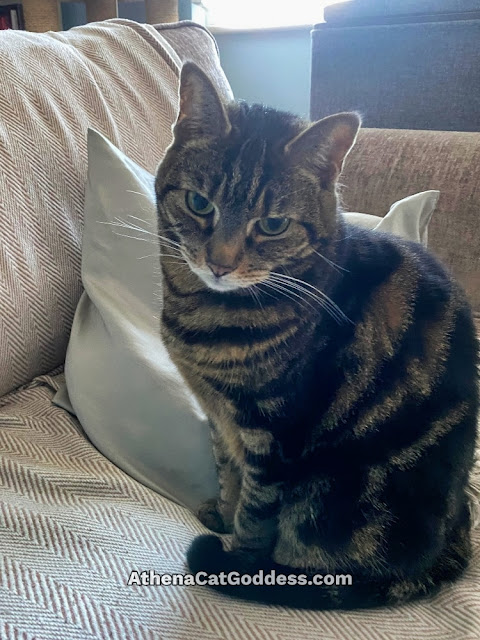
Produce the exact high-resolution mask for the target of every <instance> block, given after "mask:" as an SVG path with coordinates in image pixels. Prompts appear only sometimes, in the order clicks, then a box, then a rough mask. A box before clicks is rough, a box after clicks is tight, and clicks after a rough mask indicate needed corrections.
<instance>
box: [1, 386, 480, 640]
mask: <svg viewBox="0 0 480 640" xmlns="http://www.w3.org/2000/svg"><path fill="white" fill-rule="evenodd" d="M61 382H62V376H54V377H52V376H44V377H41V378H38V379H37V380H35V381H34V382H33V383H32V384H31V385H29V386H28V387H27V388H25V389H23V390H21V391H20V392H17V393H15V394H11V395H10V396H8V397H6V398H3V399H2V400H0V404H2V405H3V406H1V408H0V540H1V544H0V637H1V638H5V639H6V640H10V639H12V640H13V638H15V639H17V638H25V639H26V638H29V639H33V638H38V639H39V640H40V639H49V640H53V638H59V639H61V640H73V639H77V640H90V639H91V640H94V639H98V638H110V639H112V640H133V639H138V640H144V639H147V638H148V639H151V640H154V639H156V638H165V639H167V638H171V639H172V640H173V639H175V640H176V639H180V638H192V639H195V640H207V639H208V640H210V639H211V640H221V639H223V640H247V639H248V640H253V639H256V638H258V639H260V638H265V640H267V638H268V639H273V638H275V639H277V638H282V640H294V639H297V638H302V640H318V638H319V633H320V634H321V636H322V638H324V639H325V640H327V639H328V640H361V639H365V640H371V639H372V638H375V640H405V639H406V638H408V640H417V639H418V640H424V639H425V638H426V637H428V638H435V639H436V640H458V639H459V638H461V639H462V640H469V639H470V640H474V639H475V640H477V639H478V629H479V622H480V591H479V590H478V584H479V581H480V529H479V528H477V529H476V530H475V532H474V560H473V561H472V563H471V565H470V567H469V569H468V571H467V573H466V574H465V576H464V577H463V578H462V579H461V580H460V581H459V582H458V583H456V584H455V585H454V586H451V587H446V588H445V589H444V590H443V591H442V592H441V593H440V594H439V595H438V596H436V597H434V598H431V599H428V600H425V601H423V602H416V603H413V604H409V605H405V606H402V607H398V608H395V609H383V610H373V611H365V612H361V611H357V612H311V611H296V610H292V609H288V608H282V607H268V606H266V605H260V604H248V603H245V602H241V601H237V600H234V599H231V598H229V597H227V596H224V595H221V594H218V593H215V592H212V591H211V590H208V589H207V588H206V587H200V586H195V587H179V586H143V587H142V586H133V585H132V586H127V580H128V578H129V575H130V572H131V571H132V570H138V571H148V570H149V569H153V570H155V571H157V572H159V573H185V571H186V567H185V560H184V558H185V551H186V549H187V547H188V545H189V543H190V542H191V540H192V539H193V537H194V536H195V535H197V534H198V533H201V532H205V531H206V530H205V529H204V527H203V526H202V525H200V524H199V522H198V521H197V520H196V519H195V517H194V516H192V515H191V514H190V513H189V512H188V511H187V509H185V508H183V507H180V506H178V505H175V504H174V503H172V502H170V501H169V500H168V499H166V498H164V497H162V496H160V495H158V494H157V493H155V492H154V491H151V490H150V489H148V488H146V487H145V486H143V485H141V484H140V483H138V482H136V481H135V480H133V479H132V478H130V477H129V476H128V475H126V474H125V473H124V472H123V471H121V470H120V469H118V468H117V467H115V466H114V465H113V464H112V463H111V462H109V461H108V460H106V459H105V458H104V457H103V456H102V455H101V454H100V453H99V452H98V451H97V450H96V449H95V448H94V447H93V446H92V445H91V444H90V443H89V442H88V440H87V439H86V438H85V437H84V435H83V434H82V432H81V430H80V428H79V425H78V423H77V421H76V420H75V419H74V418H73V417H71V416H70V415H69V414H68V413H67V412H66V411H64V410H62V409H60V408H58V407H55V406H53V405H52V403H51V399H52V397H53V395H54V393H55V391H56V390H57V389H58V387H59V384H60V383H61ZM479 472H480V470H479ZM479 476H480V473H479V474H477V480H478V479H479Z"/></svg>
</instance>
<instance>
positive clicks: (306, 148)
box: [285, 112, 361, 187]
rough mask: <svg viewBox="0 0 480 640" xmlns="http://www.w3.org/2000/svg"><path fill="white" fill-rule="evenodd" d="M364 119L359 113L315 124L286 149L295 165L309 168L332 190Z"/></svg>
mask: <svg viewBox="0 0 480 640" xmlns="http://www.w3.org/2000/svg"><path fill="white" fill-rule="evenodd" d="M360 125H361V118H360V116H359V114H358V113H355V112H351V113H350V112H347V113H336V114H335V115H333V116H328V117H327V118H323V120H318V121H317V122H314V123H313V124H311V125H310V126H309V127H307V128H306V129H304V130H303V131H302V132H301V133H299V134H298V135H297V136H296V137H295V138H293V140H291V141H290V142H288V144H287V145H286V146H285V154H286V156H287V157H289V158H290V160H291V161H292V162H296V163H298V164H300V165H302V164H303V165H306V166H308V167H309V168H310V169H311V170H312V171H313V172H314V173H315V174H317V175H318V176H319V178H320V180H321V181H322V183H323V184H324V185H325V187H328V186H329V185H330V184H332V183H333V182H335V180H336V178H337V177H338V174H339V173H340V172H341V170H342V167H343V163H344V160H345V158H346V156H347V154H348V153H349V151H350V149H351V148H352V147H353V145H354V144H355V139H356V137H357V133H358V130H359V128H360Z"/></svg>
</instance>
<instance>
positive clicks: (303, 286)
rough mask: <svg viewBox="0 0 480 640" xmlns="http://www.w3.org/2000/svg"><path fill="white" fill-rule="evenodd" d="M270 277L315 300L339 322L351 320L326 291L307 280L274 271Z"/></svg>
mask: <svg viewBox="0 0 480 640" xmlns="http://www.w3.org/2000/svg"><path fill="white" fill-rule="evenodd" d="M270 277H273V281H275V282H277V283H282V284H283V285H284V286H287V288H290V289H296V290H297V291H300V292H302V293H304V294H305V295H308V296H309V297H311V298H313V299H314V300H316V301H317V302H318V303H319V304H320V305H321V306H322V307H323V308H324V309H325V311H327V312H328V313H329V314H330V315H331V316H332V318H334V319H335V320H336V321H337V322H338V323H339V324H340V322H341V321H343V322H351V320H350V319H349V318H348V317H347V316H346V315H345V314H344V313H343V311H342V310H341V309H340V307H339V306H338V305H337V304H335V302H334V301H333V300H332V299H331V298H330V297H329V296H327V294H326V293H324V292H323V291H322V290H321V289H318V288H317V287H315V286H313V285H312V284H310V283H309V282H305V281H304V280H300V279H299V278H294V277H293V276H287V275H286V274H282V273H277V272H275V271H274V272H272V273H271V274H270ZM312 290H313V291H312ZM313 292H316V293H313Z"/></svg>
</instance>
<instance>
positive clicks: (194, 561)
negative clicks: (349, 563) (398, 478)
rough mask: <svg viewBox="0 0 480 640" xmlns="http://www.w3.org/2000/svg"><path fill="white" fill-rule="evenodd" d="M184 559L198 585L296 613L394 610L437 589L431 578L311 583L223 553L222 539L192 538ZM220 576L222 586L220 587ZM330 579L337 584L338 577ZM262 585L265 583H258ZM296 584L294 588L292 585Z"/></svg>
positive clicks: (286, 570) (269, 564)
mask: <svg viewBox="0 0 480 640" xmlns="http://www.w3.org/2000/svg"><path fill="white" fill-rule="evenodd" d="M187 560H188V564H189V567H190V570H191V571H192V573H195V574H197V573H199V572H203V573H201V574H200V578H201V580H202V582H203V583H204V584H207V585H208V586H210V587H212V588H213V589H215V590H217V591H221V592H222V593H226V594H228V595H231V596H234V597H236V598H242V599H244V600H255V601H257V602H263V603H265V604H275V605H284V606H289V607H296V608H299V609H320V610H327V609H366V608H373V607H380V606H385V605H393V604H397V603H399V602H405V601H407V600H410V599H412V598H416V597H419V596H421V595H427V594H428V595H430V594H431V593H433V592H435V591H436V590H438V586H439V584H435V581H433V580H431V579H429V580H428V584H427V583H426V582H425V581H415V582H410V581H403V582H399V581H396V582H393V581H389V580H387V579H385V578H383V579H380V578H379V579H377V580H375V579H372V577H371V576H370V577H369V578H368V579H367V578H366V577H364V576H363V577H362V576H360V575H357V576H356V575H352V576H351V583H349V581H348V577H349V576H346V575H345V576H340V579H341V580H340V581H339V582H338V583H336V582H334V583H333V584H314V581H317V580H318V576H317V577H315V576H314V575H313V574H311V575H308V574H307V573H306V572H305V571H303V570H299V569H292V568H291V567H286V566H283V565H280V564H276V563H275V562H274V561H273V560H271V559H268V558H265V559H264V560H262V561H261V562H260V563H259V560H258V558H254V557H253V556H252V555H250V554H248V553H245V552H244V551H225V550H224V549H223V546H222V542H221V539H220V538H218V537H217V536H214V535H203V536H199V537H198V538H196V539H195V540H194V541H193V543H192V545H191V547H190V549H189V550H188V553H187ZM222 572H223V576H224V577H223V582H224V584H221V583H220V581H221V580H222V578H220V574H222ZM228 574H230V578H229V579H228V578H227V576H228ZM246 575H248V576H252V580H253V583H252V582H250V584H244V583H243V582H249V581H250V580H249V578H242V577H241V576H246ZM279 575H283V576H286V581H287V583H286V584H279V583H278V576H279ZM253 576H256V577H255V578H253ZM259 576H261V577H259ZM274 576H275V578H274ZM300 576H301V578H300ZM322 578H323V579H324V576H323V577H322ZM333 578H334V579H335V580H336V578H337V577H335V576H333ZM228 580H230V581H232V580H233V581H234V582H235V584H231V583H228ZM260 580H263V584H258V582H259V581H260ZM275 580H277V582H275ZM281 581H283V578H281ZM295 581H296V582H297V584H292V582H295ZM255 583H256V584H255ZM265 583H266V584H265Z"/></svg>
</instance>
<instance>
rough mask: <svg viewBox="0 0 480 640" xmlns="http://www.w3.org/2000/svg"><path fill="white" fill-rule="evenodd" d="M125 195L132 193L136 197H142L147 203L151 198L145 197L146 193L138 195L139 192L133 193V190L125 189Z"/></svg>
mask: <svg viewBox="0 0 480 640" xmlns="http://www.w3.org/2000/svg"><path fill="white" fill-rule="evenodd" d="M125 192H126V193H134V194H135V195H137V196H142V198H146V199H147V200H148V201H149V202H151V201H152V200H151V198H150V197H149V196H147V194H146V193H140V191H133V189H125Z"/></svg>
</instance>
